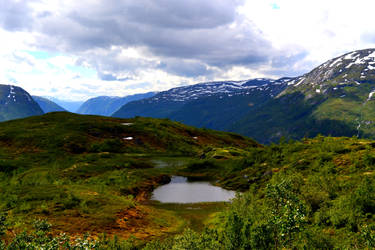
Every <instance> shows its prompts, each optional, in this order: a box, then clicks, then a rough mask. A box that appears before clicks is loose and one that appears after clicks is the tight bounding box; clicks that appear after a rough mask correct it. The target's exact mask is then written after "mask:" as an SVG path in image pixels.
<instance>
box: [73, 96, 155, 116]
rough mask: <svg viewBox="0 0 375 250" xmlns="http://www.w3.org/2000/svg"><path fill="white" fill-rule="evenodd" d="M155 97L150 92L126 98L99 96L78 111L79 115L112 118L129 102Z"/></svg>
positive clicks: (85, 103)
mask: <svg viewBox="0 0 375 250" xmlns="http://www.w3.org/2000/svg"><path fill="white" fill-rule="evenodd" d="M154 95H155V93H154V92H149V93H144V94H136V95H129V96H125V97H117V96H116V97H111V96H99V97H95V98H91V99H89V100H87V101H86V102H84V103H83V104H82V105H81V106H80V107H79V109H78V110H77V113H79V114H89V115H102V116H110V115H112V114H113V113H114V112H116V111H117V110H118V109H119V108H120V107H121V106H123V105H125V104H126V103H128V102H131V101H136V100H140V99H144V98H149V97H152V96H154Z"/></svg>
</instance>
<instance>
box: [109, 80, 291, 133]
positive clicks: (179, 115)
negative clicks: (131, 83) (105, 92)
mask: <svg viewBox="0 0 375 250" xmlns="http://www.w3.org/2000/svg"><path fill="white" fill-rule="evenodd" d="M290 81H292V78H281V79H279V80H272V79H264V78H258V79H253V80H246V81H222V82H207V83H199V84H195V85H191V86H184V87H179V88H173V89H171V90H168V91H164V92H160V93H158V94H157V95H155V96H154V97H152V98H148V99H143V100H140V101H135V102H130V103H128V104H126V105H124V106H123V107H121V109H119V110H118V111H117V112H116V113H114V114H113V116H115V117H122V118H130V117H134V116H146V117H147V116H148V117H155V118H170V119H173V120H177V121H180V122H184V123H186V124H189V125H193V126H197V127H206V128H212V129H219V130H225V129H227V128H228V127H230V126H231V125H232V124H233V123H234V122H235V121H236V120H238V119H240V118H241V117H242V116H243V114H246V113H247V112H248V110H249V109H251V108H255V107H258V106H261V105H263V104H264V103H265V102H267V101H268V100H270V99H272V98H273V97H275V96H277V95H278V94H280V93H281V92H282V91H283V90H284V89H285V88H286V87H287V84H288V82H290Z"/></svg>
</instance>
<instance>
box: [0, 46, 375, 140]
mask: <svg viewBox="0 0 375 250" xmlns="http://www.w3.org/2000/svg"><path fill="white" fill-rule="evenodd" d="M0 86H1V88H0V94H1V96H0V101H1V102H2V103H3V105H2V106H1V110H0V120H2V121H4V120H10V119H16V118H21V117H26V116H32V115H39V114H43V112H50V111H60V110H62V108H61V107H59V106H58V105H55V104H53V103H52V102H49V101H48V100H46V99H42V98H39V97H34V99H35V100H36V101H37V102H38V103H39V105H38V103H36V102H35V101H34V100H33V98H32V97H31V96H30V95H29V94H28V93H27V92H26V91H24V90H23V89H21V88H19V87H15V86H9V85H0ZM374 94H375V49H365V50H358V51H354V52H350V53H347V54H344V55H342V56H339V57H336V58H333V59H331V60H329V61H327V62H325V63H323V64H322V65H320V66H318V67H317V68H315V69H313V70H312V71H311V72H309V73H306V74H304V75H302V76H299V77H284V78H280V79H277V80H274V79H266V78H257V79H251V80H244V81H220V82H206V83H199V84H195V85H190V86H183V87H178V88H173V89H170V90H168V91H163V92H159V93H145V94H139V95H133V96H127V97H104V96H102V97H97V98H92V99H90V100H88V101H87V102H85V103H83V104H82V106H81V107H80V108H79V109H78V111H77V112H79V113H81V114H95V115H104V116H110V115H111V114H112V116H114V117H119V118H131V117H135V116H145V117H154V118H169V119H172V120H176V121H180V122H183V123H185V124H188V125H192V126H196V127H203V128H210V129H216V130H223V131H230V132H236V133H239V134H242V135H246V136H249V137H252V138H254V139H256V140H258V141H259V142H261V143H271V142H277V141H279V140H280V139H281V138H282V137H285V138H286V139H299V138H302V137H313V136H315V135H317V134H322V135H331V136H357V137H363V138H375V111H374V110H375V102H374V97H375V96H374ZM56 102H57V101H56ZM47 104H48V105H47ZM78 104H79V102H77V103H74V105H75V107H77V106H78ZM46 105H47V106H48V107H49V108H47V106H46ZM121 105H122V106H121ZM60 106H62V107H64V109H66V110H69V111H71V110H72V107H69V108H67V106H66V105H60ZM116 110H117V111H116Z"/></svg>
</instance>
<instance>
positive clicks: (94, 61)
mask: <svg viewBox="0 0 375 250" xmlns="http://www.w3.org/2000/svg"><path fill="white" fill-rule="evenodd" d="M33 1H37V0H33ZM10 2H11V3H12V4H11V5H10V7H9V6H8V7H7V9H6V10H0V13H1V14H3V13H5V14H6V15H5V16H7V17H3V18H0V22H1V23H0V24H1V25H2V26H3V27H5V28H7V27H8V29H9V28H13V29H31V28H32V29H33V30H34V31H37V32H38V33H39V34H40V36H39V37H38V39H37V44H35V46H37V47H39V48H41V49H44V50H56V49H57V50H60V51H63V52H66V53H74V54H76V55H79V56H80V57H81V58H82V60H84V61H86V62H87V63H89V64H90V65H93V66H94V67H95V68H96V70H97V71H98V76H99V77H100V78H101V79H103V80H108V81H110V80H118V79H123V78H124V77H122V76H124V75H125V76H127V77H131V76H132V75H134V74H137V73H138V72H139V71H140V70H142V69H145V68H149V69H162V70H164V71H166V72H168V73H172V74H176V75H181V76H187V77H196V76H202V75H205V76H208V77H209V76H210V75H212V74H214V73H215V72H213V71H212V70H208V69H207V68H208V67H207V66H217V67H220V68H222V69H228V68H231V67H233V66H236V65H241V66H247V67H253V68H257V67H259V66H260V65H262V64H265V63H268V62H270V61H271V60H279V61H280V62H278V63H276V64H274V65H276V66H280V65H282V62H283V61H288V60H298V59H299V58H298V57H295V58H292V59H289V58H282V57H279V58H276V59H275V54H277V51H275V50H274V49H273V48H272V45H271V44H270V42H268V41H267V40H266V39H265V38H263V35H262V33H261V32H260V31H258V30H257V28H256V27H255V26H254V25H252V24H251V23H249V22H248V21H246V20H242V19H241V16H240V15H239V14H238V13H237V11H236V9H237V7H238V6H239V5H241V4H242V3H243V2H244V0H215V1H213V0H184V1H176V0H137V1H134V0H123V1H118V0H105V1H104V0H103V1H90V0H81V1H76V2H74V6H70V9H62V10H61V12H60V15H59V16H57V15H56V14H54V13H51V12H48V11H47V12H46V11H44V12H38V10H32V9H30V7H29V5H28V4H27V3H26V1H25V0H24V1H17V2H15V1H12V0H10ZM6 3H8V1H7V0H0V4H1V5H5V4H6ZM12 10H14V11H16V12H17V11H18V12H17V13H16V15H15V17H14V18H15V20H12V19H11V18H10V14H11V13H12ZM1 16H4V15H1ZM32 16H33V17H34V19H32V18H31V17H32ZM233 23H236V26H233V27H231V26H230V25H231V24H233ZM114 45H115V46H120V47H122V48H127V47H137V48H143V51H144V52H145V53H146V55H150V58H154V57H158V59H159V60H158V61H156V60H155V61H152V60H143V59H126V60H123V59H121V58H120V59H119V55H120V53H121V51H120V50H112V48H113V46H114ZM97 49H98V50H97ZM276 57H277V56H276ZM159 61H160V62H159ZM118 76H121V77H120V78H118ZM124 79H125V78H124Z"/></svg>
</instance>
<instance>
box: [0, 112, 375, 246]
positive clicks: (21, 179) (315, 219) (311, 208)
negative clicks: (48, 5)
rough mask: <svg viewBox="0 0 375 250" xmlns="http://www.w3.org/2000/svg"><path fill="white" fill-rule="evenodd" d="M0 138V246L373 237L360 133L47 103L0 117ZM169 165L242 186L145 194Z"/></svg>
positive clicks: (373, 166) (331, 241)
mask: <svg viewBox="0 0 375 250" xmlns="http://www.w3.org/2000/svg"><path fill="white" fill-rule="evenodd" d="M129 137H132V139H131V140H125V139H124V138H129ZM0 145H1V149H0V156H1V158H0V191H1V192H0V211H1V215H0V237H1V239H2V241H1V243H0V249H283V248H284V249H317V248H323V249H366V248H367V249H371V248H374V247H375V174H374V173H375V172H374V170H375V142H373V141H370V140H362V139H356V138H332V137H321V136H318V137H316V138H313V139H303V140H301V141H289V142H286V141H281V142H280V143H279V144H273V145H270V146H266V147H263V146H260V145H258V144H257V143H255V142H254V141H252V140H249V139H246V138H243V137H240V136H237V135H234V134H228V133H222V132H215V131H211V130H201V129H195V128H192V127H187V126H184V125H182V124H179V123H174V122H171V121H168V120H156V119H146V118H136V119H129V120H121V119H113V118H102V117H95V116H78V115H72V114H68V113H52V114H49V115H45V116H41V117H34V118H28V119H24V120H17V121H11V122H6V123H1V124H0ZM171 175H184V176H191V177H202V178H207V177H210V178H211V179H212V180H213V182H214V183H215V184H216V185H220V186H222V187H226V188H228V189H232V190H237V191H241V192H242V193H241V194H238V196H237V197H236V198H235V199H234V200H233V202H232V203H231V204H221V203H217V204H216V203H215V204H194V205H193V204H188V205H173V204H165V205H163V204H158V203H155V202H150V201H149V200H148V198H149V195H150V192H151V191H152V190H153V188H155V187H157V186H158V185H161V184H163V183H166V182H168V178H169V177H170V176H171Z"/></svg>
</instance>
